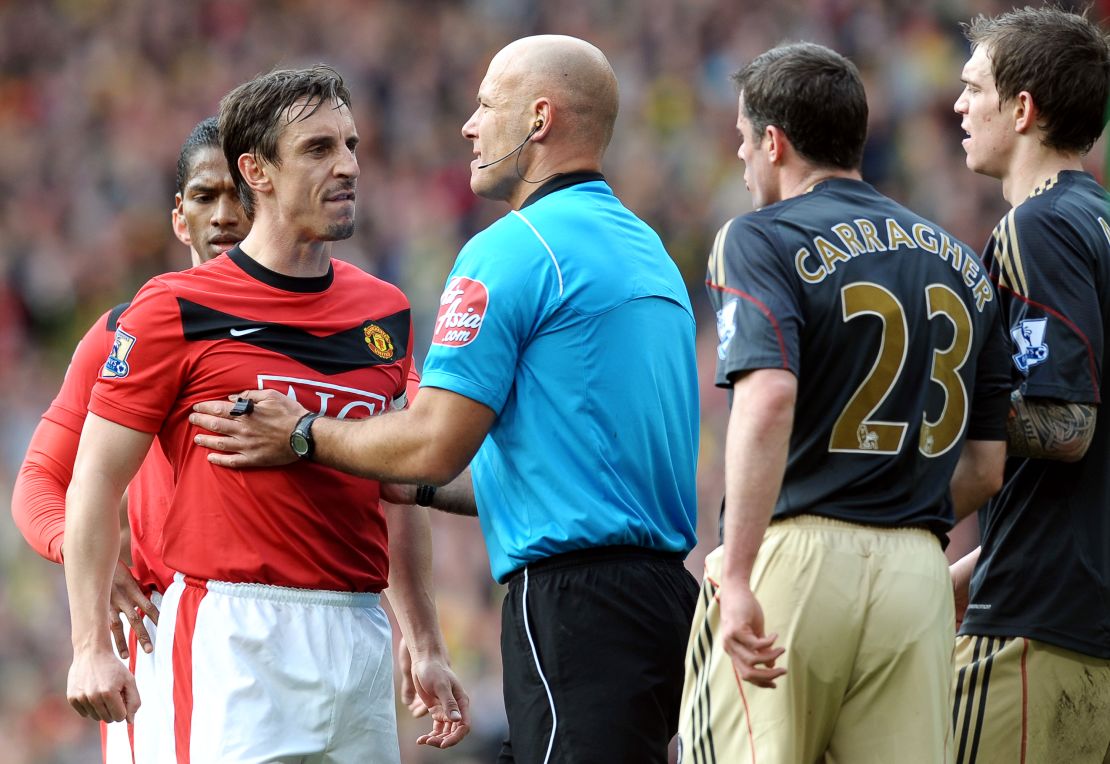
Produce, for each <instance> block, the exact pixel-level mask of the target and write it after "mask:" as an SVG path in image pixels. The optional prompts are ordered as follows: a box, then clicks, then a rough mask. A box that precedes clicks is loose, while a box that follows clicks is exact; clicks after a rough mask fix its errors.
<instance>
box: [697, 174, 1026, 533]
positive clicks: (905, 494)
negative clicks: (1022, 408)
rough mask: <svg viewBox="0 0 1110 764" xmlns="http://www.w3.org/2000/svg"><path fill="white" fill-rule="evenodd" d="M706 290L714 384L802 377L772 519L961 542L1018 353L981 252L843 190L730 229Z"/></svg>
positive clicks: (891, 206)
mask: <svg viewBox="0 0 1110 764" xmlns="http://www.w3.org/2000/svg"><path fill="white" fill-rule="evenodd" d="M708 284H709V295H710V299H711V300H712V301H713V303H714V307H715V308H716V310H717V329H718V335H719V339H720V344H719V345H718V358H719V361H718V366H717V383H718V384H719V385H721V386H723V387H728V386H730V385H731V382H732V381H734V380H735V378H736V376H737V375H739V374H741V373H743V372H747V371H752V370H756V369H764V368H777V369H786V370H789V371H791V372H793V373H794V374H795V375H796V376H797V378H798V397H797V404H796V408H795V416H794V428H793V432H792V433H791V437H790V453H789V459H788V461H787V467H786V474H785V477H784V481H783V486H782V491H781V493H780V495H779V499H778V502H777V504H776V505H775V517H776V518H782V517H788V516H791V515H797V514H803V513H808V514H816V515H824V516H827V517H833V518H837V519H840V520H847V521H850V522H857V523H865V524H873V525H884V526H902V525H922V526H926V527H929V528H931V529H932V530H934V531H936V532H938V533H942V532H944V531H946V530H948V529H949V528H950V527H951V526H952V522H953V513H952V507H951V499H950V495H949V492H948V481H949V478H950V477H951V475H952V471H953V469H954V468H955V464H956V461H957V459H958V458H959V454H960V450H961V448H962V444H963V442H964V439H965V438H967V437H971V438H973V439H979V440H1003V439H1005V437H1006V433H1005V412H1006V407H1007V401H1008V397H1007V396H1008V392H1009V388H1008V386H1009V376H1008V373H1007V369H1006V362H1007V359H1006V347H1005V342H1004V336H1003V334H1002V331H1001V323H1000V321H999V315H998V308H997V298H996V293H995V289H994V287H993V285H992V284H991V283H990V280H989V279H988V277H987V274H986V272H985V271H984V269H983V268H982V266H981V264H980V261H979V259H978V258H977V257H976V256H975V255H974V254H973V252H972V251H971V250H970V249H969V248H968V247H967V246H966V245H964V244H962V243H961V242H959V241H958V240H956V239H955V238H953V237H952V236H951V235H949V234H948V233H947V232H945V231H944V230H942V229H941V228H940V227H938V226H937V225H936V224H934V223H932V222H930V221H928V220H926V219H924V218H922V217H920V216H918V215H916V214H914V213H913V212H911V211H909V210H908V209H906V208H905V207H902V206H901V205H899V204H897V203H895V202H894V201H892V200H890V199H888V198H886V197H885V196H883V195H881V194H879V193H878V192H877V191H875V189H873V188H872V187H871V186H869V185H868V184H866V183H864V182H862V181H854V180H846V179H834V180H828V181H824V182H822V183H819V184H817V185H816V186H815V187H814V188H813V189H812V190H811V191H809V192H808V193H806V194H803V195H801V196H798V197H794V198H791V199H787V200H785V201H782V202H779V203H777V204H774V205H771V206H768V207H766V208H764V209H762V210H758V211H756V212H753V213H750V214H748V215H744V216H742V217H739V218H735V219H733V220H732V221H730V222H729V223H728V224H726V225H725V226H724V227H723V228H722V229H721V231H720V232H719V233H718V234H717V240H716V242H715V243H714V247H713V254H712V256H711V259H710V263H709V280H708Z"/></svg>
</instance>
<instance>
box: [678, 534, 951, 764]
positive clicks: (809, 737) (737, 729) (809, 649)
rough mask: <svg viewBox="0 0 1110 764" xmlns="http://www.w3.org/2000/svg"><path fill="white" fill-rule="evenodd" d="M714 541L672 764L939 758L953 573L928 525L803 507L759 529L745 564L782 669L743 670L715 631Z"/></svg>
mask: <svg viewBox="0 0 1110 764" xmlns="http://www.w3.org/2000/svg"><path fill="white" fill-rule="evenodd" d="M723 552H724V550H723V549H717V550H716V551H714V552H713V553H712V554H710V556H709V557H708V558H707V560H706V563H705V569H706V572H705V581H704V584H703V587H702V592H701V598H700V601H699V603H698V609H697V612H696V613H695V615H694V623H693V628H692V631H691V637H690V644H689V646H688V648H687V655H686V682H685V686H684V688H683V697H682V710H681V713H680V717H679V735H680V747H681V752H682V754H681V761H682V762H683V764H714V762H716V763H717V764H748V762H753V763H754V762H759V764H769V763H774V764H779V763H782V764H792V763H795V762H796V763H797V764H813V763H814V762H817V761H827V762H840V764H893V763H896V764H914V763H916V762H921V764H942V763H943V762H945V760H946V757H947V756H948V755H949V751H948V744H949V743H950V740H951V722H952V720H951V708H952V698H951V677H952V651H953V644H954V639H953V625H954V623H955V616H954V613H953V605H952V584H951V581H950V579H949V576H948V564H947V561H946V560H945V558H944V553H943V552H942V551H941V548H940V544H939V543H937V539H936V537H935V536H933V534H931V533H929V532H928V531H925V530H920V529H913V528H897V529H895V528H889V529H888V528H874V527H869V526H861V525H856V524H853V523H846V522H840V521H837V520H830V519H826V518H820V517H814V516H810V515H805V516H801V517H796V518H790V519H787V520H783V521H779V522H775V523H773V524H772V525H771V527H770V528H768V530H767V533H766V535H765V536H764V539H763V544H762V546H761V548H760V550H759V555H758V557H757V558H756V562H755V567H754V569H753V571H752V581H753V586H754V590H755V594H756V597H757V598H758V599H759V602H760V605H761V606H762V608H763V614H764V624H765V629H766V633H768V634H770V633H777V634H778V635H779V639H778V641H777V644H778V645H780V646H782V647H785V648H786V652H785V654H784V655H783V656H782V658H780V659H779V662H778V663H776V665H783V666H785V667H786V668H787V674H786V675H785V676H783V677H781V678H780V679H778V680H777V684H778V686H777V687H776V688H774V689H765V688H761V687H756V686H755V685H752V684H749V683H747V682H741V681H740V680H739V679H738V676H737V674H736V673H735V672H734V671H733V667H732V662H731V660H730V658H729V657H728V655H727V654H726V653H725V652H724V650H723V648H722V645H721V642H720V639H719V636H718V632H719V625H720V608H719V605H718V598H719V597H720V596H727V592H722V591H721V590H720V587H719V586H718V583H717V582H719V581H720V580H721V576H720V573H721V567H722V557H723Z"/></svg>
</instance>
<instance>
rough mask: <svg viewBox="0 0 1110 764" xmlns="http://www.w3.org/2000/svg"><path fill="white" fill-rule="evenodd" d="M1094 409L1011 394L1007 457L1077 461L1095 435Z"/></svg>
mask: <svg viewBox="0 0 1110 764" xmlns="http://www.w3.org/2000/svg"><path fill="white" fill-rule="evenodd" d="M1096 414H1097V409H1096V408H1095V407H1094V406H1092V405H1089V404H1084V403H1063V402H1056V401H1048V400H1039V399H1034V400H1027V399H1026V398H1025V397H1023V396H1022V394H1021V393H1020V392H1019V391H1017V390H1015V391H1014V392H1013V394H1012V395H1011V396H1010V415H1009V417H1007V419H1006V430H1007V436H1008V437H1007V439H1008V441H1009V453H1010V455H1011V456H1027V457H1031V458H1034V459H1057V460H1060V461H1068V462H1073V461H1078V460H1079V459H1081V458H1083V454H1085V453H1086V452H1087V447H1088V446H1089V445H1090V444H1091V438H1092V437H1093V436H1094V432H1095V421H1096Z"/></svg>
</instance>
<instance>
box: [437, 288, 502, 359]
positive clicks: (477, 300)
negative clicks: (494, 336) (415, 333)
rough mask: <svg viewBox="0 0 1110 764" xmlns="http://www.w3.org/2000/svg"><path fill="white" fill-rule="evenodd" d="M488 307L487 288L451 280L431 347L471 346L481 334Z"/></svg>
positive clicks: (440, 308) (441, 300)
mask: <svg viewBox="0 0 1110 764" xmlns="http://www.w3.org/2000/svg"><path fill="white" fill-rule="evenodd" d="M488 307H489V290H487V289H486V285H485V284H483V283H482V282H481V281H476V280H474V279H468V278H465V277H463V276H456V277H455V278H453V279H451V281H449V282H448V283H447V288H446V289H445V290H443V294H442V295H441V296H440V298H439V315H438V316H436V329H435V332H434V333H433V334H432V344H434V345H447V346H448V347H460V346H462V345H468V344H470V343H471V342H473V341H474V338H475V337H477V336H478V332H480V331H481V330H482V319H484V318H485V317H486V309H487V308H488Z"/></svg>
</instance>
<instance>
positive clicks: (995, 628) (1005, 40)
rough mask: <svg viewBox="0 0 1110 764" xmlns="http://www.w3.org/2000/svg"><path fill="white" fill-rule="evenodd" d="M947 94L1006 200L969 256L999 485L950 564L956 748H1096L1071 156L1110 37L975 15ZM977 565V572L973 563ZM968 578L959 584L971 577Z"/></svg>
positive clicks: (1108, 544) (1095, 350)
mask: <svg viewBox="0 0 1110 764" xmlns="http://www.w3.org/2000/svg"><path fill="white" fill-rule="evenodd" d="M967 37H968V39H969V40H970V41H971V44H972V56H971V59H970V60H969V61H968V62H967V64H966V66H964V69H963V75H962V80H963V82H964V85H965V87H964V90H963V93H962V94H961V95H960V97H959V100H957V101H956V104H955V110H956V113H957V114H959V115H960V117H961V125H962V127H963V129H964V131H965V132H966V133H967V137H966V138H965V140H964V141H963V146H964V149H965V151H966V152H967V166H968V167H969V168H970V169H972V170H975V171H976V172H979V173H982V174H984V175H989V176H991V177H994V178H998V179H999V180H1001V181H1002V193H1003V196H1005V198H1006V200H1007V201H1008V202H1009V203H1010V204H1011V205H1012V206H1013V209H1012V210H1011V211H1010V212H1009V213H1008V214H1007V215H1006V217H1004V218H1003V219H1002V220H1001V222H999V224H998V225H997V226H996V227H995V230H994V233H993V235H992V236H991V239H990V241H988V242H987V245H986V248H985V250H984V255H983V260H984V263H985V264H986V266H987V268H988V269H989V271H990V276H991V279H992V281H994V282H995V283H996V284H997V287H998V300H999V304H1000V306H1001V308H1002V315H1003V322H1004V323H1005V324H1006V328H1007V331H1008V334H1009V337H1010V340H1011V348H1010V353H1011V359H1012V360H1011V364H1010V372H1011V376H1012V380H1013V383H1012V384H1013V388H1014V391H1013V395H1012V403H1011V411H1010V417H1009V420H1008V421H1009V424H1008V429H1009V454H1010V459H1009V460H1008V461H1007V464H1006V481H1005V485H1004V487H1003V489H1002V491H1001V492H1000V493H999V494H998V496H997V497H995V498H994V499H993V500H992V501H991V502H990V504H989V505H988V506H987V507H986V508H985V509H984V510H983V511H982V512H980V515H979V520H980V526H981V530H982V547H981V550H980V549H977V550H975V552H973V553H972V554H971V555H969V556H968V557H966V558H964V559H963V560H961V561H960V562H958V563H957V564H956V565H954V566H953V568H952V572H953V581H954V585H955V589H956V594H957V603H958V605H957V607H958V609H959V608H961V606H962V607H966V615H965V616H964V617H963V623H962V626H961V628H960V637H959V638H958V640H957V655H956V665H957V674H956V699H955V706H954V708H953V712H952V719H953V726H954V729H955V736H956V739H955V744H954V753H955V756H956V761H957V762H959V763H960V764H964V763H966V762H1013V761H1030V762H1040V761H1054V762H1055V761H1060V762H1064V761H1066V762H1069V763H1073V762H1096V764H1097V763H1098V762H1103V761H1110V425H1108V424H1107V421H1106V417H1104V416H1099V414H1098V409H1099V405H1100V404H1101V402H1102V400H1103V396H1104V395H1105V394H1106V392H1107V387H1106V379H1105V376H1104V371H1103V368H1102V367H1103V363H1104V361H1105V359H1106V358H1107V356H1108V354H1110V348H1108V346H1107V343H1108V342H1110V206H1108V198H1107V194H1106V192H1105V191H1104V190H1103V189H1102V188H1101V187H1100V186H1099V184H1098V183H1097V182H1096V181H1095V179H1094V178H1093V177H1091V176H1090V175H1089V174H1087V173H1085V172H1083V170H1082V164H1081V157H1082V155H1083V154H1085V153H1086V152H1087V151H1088V150H1089V149H1090V148H1091V146H1092V144H1093V143H1094V142H1095V140H1097V139H1098V137H1099V135H1100V134H1101V133H1102V130H1103V127H1104V125H1105V124H1106V112H1105V108H1106V104H1107V98H1108V96H1110V45H1108V42H1107V37H1106V35H1105V33H1104V32H1102V31H1101V30H1099V28H1098V27H1097V26H1095V24H1093V23H1092V22H1091V21H1089V20H1088V19H1087V18H1085V17H1084V16H1080V15H1076V14H1072V13H1066V12H1064V11H1061V10H1058V9H1055V8H1042V9H1031V8H1026V9H1024V10H1017V11H1013V12H1011V13H1006V14H1003V15H1001V16H998V17H996V18H987V17H984V16H980V17H978V18H976V19H975V20H974V21H973V22H972V23H971V24H969V25H968V27H967ZM973 569H974V574H972V570H973ZM969 578H970V595H969V586H968V581H969Z"/></svg>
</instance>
